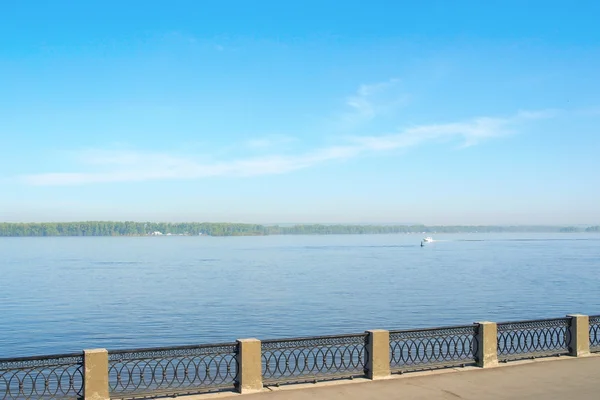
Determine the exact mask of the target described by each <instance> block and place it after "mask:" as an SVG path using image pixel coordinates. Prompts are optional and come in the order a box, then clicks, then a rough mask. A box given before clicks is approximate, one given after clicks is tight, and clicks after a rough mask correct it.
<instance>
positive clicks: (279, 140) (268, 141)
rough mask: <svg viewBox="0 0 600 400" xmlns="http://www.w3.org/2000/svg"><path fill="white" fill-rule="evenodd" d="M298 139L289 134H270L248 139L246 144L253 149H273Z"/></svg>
mask: <svg viewBox="0 0 600 400" xmlns="http://www.w3.org/2000/svg"><path fill="white" fill-rule="evenodd" d="M296 140H297V139H296V138H295V137H292V136H287V135H270V136H265V137H261V138H256V139H251V140H248V141H247V142H246V143H245V145H246V147H249V148H251V149H272V148H274V147H278V146H282V145H286V144H289V143H292V142H295V141H296Z"/></svg>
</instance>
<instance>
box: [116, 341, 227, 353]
mask: <svg viewBox="0 0 600 400" xmlns="http://www.w3.org/2000/svg"><path fill="white" fill-rule="evenodd" d="M226 346H237V343H236V342H229V343H211V344H196V345H186V346H167V347H141V348H137V349H115V350H108V353H109V354H125V353H146V352H158V351H171V350H195V349H211V348H215V347H226Z"/></svg>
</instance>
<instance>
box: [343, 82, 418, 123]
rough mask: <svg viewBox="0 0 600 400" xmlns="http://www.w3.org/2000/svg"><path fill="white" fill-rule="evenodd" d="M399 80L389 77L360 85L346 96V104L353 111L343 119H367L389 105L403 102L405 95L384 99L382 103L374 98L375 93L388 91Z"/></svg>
mask: <svg viewBox="0 0 600 400" xmlns="http://www.w3.org/2000/svg"><path fill="white" fill-rule="evenodd" d="M399 82H400V81H399V80H398V79H390V80H389V81H386V82H380V83H374V84H363V85H360V87H359V88H358V90H357V91H356V93H355V94H353V95H352V96H349V97H347V98H346V105H347V106H349V107H350V108H351V109H352V110H353V113H352V114H351V115H347V116H346V118H345V119H353V120H356V119H359V120H369V119H372V118H374V117H376V116H377V115H378V114H379V113H380V112H382V111H385V110H386V109H388V108H390V107H391V106H396V105H398V104H399V103H403V102H404V101H405V100H406V96H405V95H401V96H397V98H396V99H394V100H393V101H386V102H384V104H382V102H380V101H378V100H377V99H376V98H375V97H376V95H377V94H381V93H384V92H386V91H388V90H389V89H390V88H392V87H394V86H396V85H397V84H398V83H399Z"/></svg>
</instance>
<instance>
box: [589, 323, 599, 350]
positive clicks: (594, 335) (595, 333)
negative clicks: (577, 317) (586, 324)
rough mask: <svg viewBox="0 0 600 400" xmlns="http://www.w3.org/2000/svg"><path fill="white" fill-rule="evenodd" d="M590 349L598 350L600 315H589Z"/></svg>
mask: <svg viewBox="0 0 600 400" xmlns="http://www.w3.org/2000/svg"><path fill="white" fill-rule="evenodd" d="M590 351H591V352H592V353H596V352H600V315H593V316H591V317H590Z"/></svg>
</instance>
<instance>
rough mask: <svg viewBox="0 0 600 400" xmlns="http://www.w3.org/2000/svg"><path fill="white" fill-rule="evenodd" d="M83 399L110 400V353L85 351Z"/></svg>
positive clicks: (104, 350)
mask: <svg viewBox="0 0 600 400" xmlns="http://www.w3.org/2000/svg"><path fill="white" fill-rule="evenodd" d="M83 397H84V399H85V400H108V399H109V398H110V395H109V389H108V351H106V349H93V350H84V351H83Z"/></svg>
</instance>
